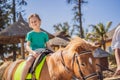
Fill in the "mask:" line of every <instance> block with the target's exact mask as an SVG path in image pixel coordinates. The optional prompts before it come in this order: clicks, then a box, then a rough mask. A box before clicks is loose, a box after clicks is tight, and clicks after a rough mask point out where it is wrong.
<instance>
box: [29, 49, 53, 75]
mask: <svg viewBox="0 0 120 80" xmlns="http://www.w3.org/2000/svg"><path fill="white" fill-rule="evenodd" d="M50 53H53V51H51V50H49V49H45V50H42V51H41V52H40V55H39V56H38V57H37V58H36V59H35V61H34V62H33V64H32V66H31V67H30V69H29V72H28V73H31V74H32V75H33V76H34V71H35V69H36V67H37V65H39V63H40V62H41V61H42V60H43V58H44V57H45V56H46V55H48V54H50Z"/></svg>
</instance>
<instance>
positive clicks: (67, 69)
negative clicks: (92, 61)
mask: <svg viewBox="0 0 120 80" xmlns="http://www.w3.org/2000/svg"><path fill="white" fill-rule="evenodd" d="M62 52H63V51H61V58H62V61H61V62H62V64H63V66H64V67H65V70H66V71H67V72H69V73H72V74H73V76H72V78H76V79H80V77H79V78H78V77H77V76H76V75H75V74H74V72H73V71H71V70H70V69H69V68H68V67H67V66H66V65H65V61H64V58H63V54H62ZM83 53H86V54H87V53H91V51H82V52H81V53H80V54H78V53H75V54H74V55H73V58H72V69H74V61H75V59H76V62H77V65H78V68H79V74H80V75H81V77H82V80H86V79H88V78H91V77H94V76H98V74H97V73H92V74H90V75H88V76H85V77H84V75H83V73H82V71H81V69H80V64H79V61H78V57H79V56H80V55H82V54H83Z"/></svg>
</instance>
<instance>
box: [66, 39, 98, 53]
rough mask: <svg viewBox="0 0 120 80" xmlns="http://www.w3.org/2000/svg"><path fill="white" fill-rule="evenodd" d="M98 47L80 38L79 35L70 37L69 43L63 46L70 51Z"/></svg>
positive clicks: (91, 49)
mask: <svg viewBox="0 0 120 80" xmlns="http://www.w3.org/2000/svg"><path fill="white" fill-rule="evenodd" d="M96 48H98V46H97V45H94V44H93V43H90V42H88V41H86V40H85V39H81V38H80V37H75V38H73V39H71V41H70V42H69V44H68V45H67V46H66V47H65V49H70V50H72V51H81V50H90V51H93V50H95V49H96Z"/></svg>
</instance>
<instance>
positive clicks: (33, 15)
mask: <svg viewBox="0 0 120 80" xmlns="http://www.w3.org/2000/svg"><path fill="white" fill-rule="evenodd" d="M32 17H37V18H38V20H40V21H41V18H40V17H39V15H38V14H36V13H35V14H31V15H30V16H29V17H28V21H30V18H32Z"/></svg>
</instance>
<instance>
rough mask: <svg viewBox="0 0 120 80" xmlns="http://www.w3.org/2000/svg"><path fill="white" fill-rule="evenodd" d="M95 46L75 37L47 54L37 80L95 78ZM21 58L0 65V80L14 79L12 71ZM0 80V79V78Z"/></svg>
mask: <svg viewBox="0 0 120 80" xmlns="http://www.w3.org/2000/svg"><path fill="white" fill-rule="evenodd" d="M96 48H97V46H95V45H92V44H90V43H88V42H87V41H85V40H83V39H81V38H79V37H77V38H74V39H73V40H71V42H69V44H68V45H67V46H66V47H65V48H63V49H59V50H58V51H56V52H55V53H53V54H50V55H47V57H46V60H45V63H44V65H43V68H42V71H41V75H40V78H39V80H71V79H73V78H77V79H79V80H86V79H87V80H97V76H96V65H95V58H94V57H93V55H92V53H93V52H91V51H94V50H95V49H96ZM22 61H23V60H17V61H15V62H9V64H8V63H7V64H6V63H5V64H3V65H6V66H4V67H5V68H3V65H2V66H0V71H1V73H0V76H1V77H0V78H2V80H14V79H13V76H14V72H15V70H16V68H17V67H18V66H19V65H18V64H19V63H21V62H22ZM0 80H1V79H0Z"/></svg>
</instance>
